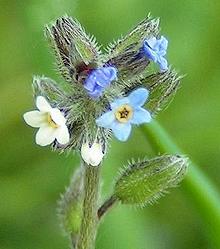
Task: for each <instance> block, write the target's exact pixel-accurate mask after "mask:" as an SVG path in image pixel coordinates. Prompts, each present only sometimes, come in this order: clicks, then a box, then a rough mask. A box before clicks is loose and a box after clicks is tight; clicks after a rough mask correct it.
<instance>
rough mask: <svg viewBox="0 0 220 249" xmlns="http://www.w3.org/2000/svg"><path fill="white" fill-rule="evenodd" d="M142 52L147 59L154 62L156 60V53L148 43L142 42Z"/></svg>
mask: <svg viewBox="0 0 220 249" xmlns="http://www.w3.org/2000/svg"><path fill="white" fill-rule="evenodd" d="M143 48H144V53H145V55H146V56H147V58H148V59H150V60H152V61H154V62H156V60H157V53H156V52H155V51H154V50H153V49H152V48H150V47H149V46H148V45H146V44H144V47H143Z"/></svg>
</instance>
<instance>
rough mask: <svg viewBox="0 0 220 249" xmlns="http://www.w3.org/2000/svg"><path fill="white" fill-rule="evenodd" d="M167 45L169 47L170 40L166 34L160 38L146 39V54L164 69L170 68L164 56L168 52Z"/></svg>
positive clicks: (144, 47)
mask: <svg viewBox="0 0 220 249" xmlns="http://www.w3.org/2000/svg"><path fill="white" fill-rule="evenodd" d="M167 47H168V40H167V39H166V38H165V37H164V36H161V38H160V39H157V38H156V37H152V38H150V39H148V40H145V41H144V46H143V49H144V53H145V55H146V56H147V57H148V58H149V59H150V60H152V61H154V62H155V63H157V64H158V65H159V66H160V69H161V70H162V71H165V70H167V69H168V63H167V60H166V59H165V58H164V56H165V55H166V53H167Z"/></svg>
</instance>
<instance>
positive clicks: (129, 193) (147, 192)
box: [114, 155, 188, 206]
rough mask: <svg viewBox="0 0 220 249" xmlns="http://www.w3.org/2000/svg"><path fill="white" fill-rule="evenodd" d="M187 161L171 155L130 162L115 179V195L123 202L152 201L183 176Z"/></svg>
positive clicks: (142, 202)
mask: <svg viewBox="0 0 220 249" xmlns="http://www.w3.org/2000/svg"><path fill="white" fill-rule="evenodd" d="M187 165H188V163H187V159H186V158H185V157H183V156H171V155H165V156H161V157H157V158H153V159H150V160H143V161H140V162H137V163H132V164H131V165H129V166H128V167H127V168H125V169H124V170H123V172H122V173H121V176H120V177H119V179H118V180H117V182H116V185H115V190H114V196H116V197H117V199H118V200H120V201H121V202H122V203H124V204H133V205H138V206H145V205H146V204H148V203H154V201H155V200H157V199H158V198H159V197H160V196H161V195H162V194H164V193H165V192H166V190H167V189H168V188H171V187H175V186H176V185H177V184H178V183H179V182H180V181H181V180H182V179H183V177H184V175H185V173H186V169H187Z"/></svg>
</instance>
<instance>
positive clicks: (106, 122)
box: [96, 111, 115, 128]
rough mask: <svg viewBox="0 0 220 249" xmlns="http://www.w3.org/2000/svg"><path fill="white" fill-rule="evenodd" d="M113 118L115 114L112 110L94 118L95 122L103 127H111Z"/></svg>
mask: <svg viewBox="0 0 220 249" xmlns="http://www.w3.org/2000/svg"><path fill="white" fill-rule="evenodd" d="M114 120H115V115H114V113H113V112H112V111H108V112H106V113H104V114H103V115H102V116H101V117H99V118H97V119H96V124H97V125H98V126H101V127H104V128H111V125H112V123H113V122H114Z"/></svg>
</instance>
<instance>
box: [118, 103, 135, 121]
mask: <svg viewBox="0 0 220 249" xmlns="http://www.w3.org/2000/svg"><path fill="white" fill-rule="evenodd" d="M132 116H133V110H132V108H131V107H130V106H129V105H122V106H120V107H119V108H118V109H117V110H116V112H115V117H116V119H117V120H118V121H119V122H121V123H126V122H128V120H129V119H131V118H132Z"/></svg>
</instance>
